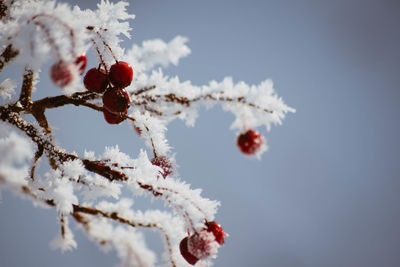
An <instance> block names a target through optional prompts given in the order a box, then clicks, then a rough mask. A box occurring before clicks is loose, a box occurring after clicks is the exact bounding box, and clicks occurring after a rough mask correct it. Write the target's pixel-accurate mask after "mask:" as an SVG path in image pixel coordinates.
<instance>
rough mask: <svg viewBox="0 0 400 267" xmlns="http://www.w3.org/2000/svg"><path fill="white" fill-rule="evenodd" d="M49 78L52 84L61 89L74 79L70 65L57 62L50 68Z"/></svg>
mask: <svg viewBox="0 0 400 267" xmlns="http://www.w3.org/2000/svg"><path fill="white" fill-rule="evenodd" d="M50 77H51V80H52V81H53V83H55V84H56V85H57V86H58V87H61V88H63V87H65V86H67V85H69V84H70V83H71V82H72V81H73V79H74V76H73V75H72V72H71V66H70V64H68V63H66V62H64V61H59V62H57V63H54V64H53V66H51V68H50Z"/></svg>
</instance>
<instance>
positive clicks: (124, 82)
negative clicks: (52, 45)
mask: <svg viewBox="0 0 400 267" xmlns="http://www.w3.org/2000/svg"><path fill="white" fill-rule="evenodd" d="M132 79H133V69H132V67H131V66H130V65H129V64H128V63H126V62H124V61H117V62H116V63H115V64H113V65H112V66H111V68H110V71H109V72H107V70H104V69H101V68H100V67H99V68H92V69H90V70H88V72H87V73H86V75H85V77H84V78H83V84H84V85H85V88H86V89H88V90H89V91H93V92H97V93H103V92H104V91H105V92H104V94H103V107H104V111H103V114H104V118H105V120H106V121H107V122H108V123H110V124H118V123H120V122H122V121H123V120H125V119H126V115H127V114H128V108H129V104H130V99H129V95H128V93H127V92H126V90H125V89H124V88H125V87H127V86H128V85H130V84H131V82H132Z"/></svg>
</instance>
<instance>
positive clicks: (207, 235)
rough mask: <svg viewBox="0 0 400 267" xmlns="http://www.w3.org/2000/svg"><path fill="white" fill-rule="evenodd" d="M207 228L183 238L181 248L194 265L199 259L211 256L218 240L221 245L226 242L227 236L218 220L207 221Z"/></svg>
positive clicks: (184, 256) (182, 252)
mask: <svg viewBox="0 0 400 267" xmlns="http://www.w3.org/2000/svg"><path fill="white" fill-rule="evenodd" d="M205 226H206V228H204V229H203V230H202V231H200V232H198V233H195V234H193V235H191V236H187V237H185V238H184V239H182V241H181V243H180V244H179V249H180V251H181V254H182V256H183V258H185V260H186V261H187V262H188V263H190V264H192V265H194V264H196V262H197V261H198V260H201V259H204V258H207V257H209V256H211V255H212V254H213V252H214V250H215V246H216V244H215V243H214V242H217V243H218V244H219V245H222V244H224V242H225V237H226V236H227V235H226V233H225V232H224V229H222V227H221V225H220V224H218V223H217V222H206V224H205ZM217 246H218V245H217Z"/></svg>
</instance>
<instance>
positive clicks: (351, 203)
mask: <svg viewBox="0 0 400 267" xmlns="http://www.w3.org/2000/svg"><path fill="white" fill-rule="evenodd" d="M76 2H79V1H76ZM131 2H132V4H131V6H130V10H132V12H133V13H135V14H136V15H137V17H136V19H135V21H134V23H133V24H132V25H133V28H134V33H133V38H132V40H129V41H127V42H126V47H129V46H130V45H131V43H132V42H136V43H141V42H142V40H146V39H151V38H161V39H164V40H166V41H168V40H170V39H172V38H173V37H174V36H175V35H184V36H187V37H188V38H189V40H190V41H189V44H188V45H189V46H190V48H191V49H192V54H191V55H190V56H189V57H188V58H185V59H183V60H182V61H181V63H180V65H179V66H178V67H176V68H175V67H170V68H169V69H168V73H169V74H171V75H179V77H180V78H181V80H186V79H188V80H191V81H192V82H193V83H194V84H198V85H200V84H205V83H208V81H210V80H212V79H216V80H221V79H222V78H223V77H225V76H232V77H234V80H235V81H240V80H243V81H245V82H247V83H250V84H257V83H259V82H261V81H262V80H264V79H265V78H271V79H273V81H274V84H275V88H276V90H277V92H278V94H279V95H280V96H282V97H283V99H284V100H285V102H286V103H287V104H289V105H290V106H292V107H294V108H296V109H297V113H296V114H289V116H288V117H287V119H286V120H285V121H284V123H283V125H282V126H278V127H273V129H272V131H271V132H269V133H266V132H265V131H264V129H262V131H263V133H264V134H265V135H266V137H267V139H268V143H269V147H270V149H269V151H268V152H267V153H266V154H264V156H263V158H262V160H261V161H258V160H250V159H248V158H246V157H244V156H243V155H242V154H241V153H240V152H239V151H238V149H237V148H236V146H235V134H234V132H232V131H230V130H229V125H230V123H231V122H232V120H233V116H232V115H230V114H228V113H223V111H222V110H221V109H220V108H213V109H212V110H210V111H202V112H201V114H200V118H199V119H198V121H197V124H196V127H195V128H186V127H185V126H184V125H183V123H182V122H174V123H172V124H171V125H170V128H169V130H168V138H169V141H170V144H171V145H172V146H173V147H174V151H175V152H176V159H177V162H178V164H179V165H180V169H179V172H180V174H181V175H182V178H183V179H184V180H186V181H187V182H188V183H190V184H192V185H193V187H196V188H203V190H204V191H203V195H204V196H207V197H209V198H211V199H217V200H220V201H221V203H222V206H221V208H220V210H219V213H218V214H217V221H219V222H220V223H221V224H222V225H223V227H224V229H225V230H226V231H227V232H228V233H229V234H230V237H229V238H228V239H227V240H226V245H225V246H224V247H222V248H221V249H220V251H219V255H218V258H217V259H216V260H215V261H214V263H215V266H271V267H303V266H304V267H310V266H332V267H333V266H346V267H347V266H348V267H350V266H364V267H369V266H371V267H373V266H388V267H389V266H390V267H392V266H393V267H394V266H399V264H400V254H399V253H398V248H399V247H400V231H399V225H400V208H399V205H398V204H399V203H400V194H399V188H400V180H399V168H400V164H399V159H400V157H399V156H400V155H399V153H400V146H399V141H398V137H399V136H400V135H399V134H400V125H399V119H398V118H399V114H400V110H399V100H400V95H399V92H398V91H399V84H400V75H399V74H400V73H399V70H400V52H399V47H400V32H399V30H398V29H399V27H400V16H398V14H399V12H400V3H399V2H398V1H389V0H387V1H378V0H376V1H370V0H365V1H356V0H351V1H342V0H340V1H228V0H220V1H211V0H203V1H196V2H195V1H187V0H172V1H169V0H139V1H131ZM71 3H72V1H71ZM94 3H95V1H90V2H89V1H87V2H85V3H84V5H86V7H90V6H93V4H94ZM91 60H92V64H94V61H93V58H92V59H91ZM7 73H10V72H4V73H1V74H0V77H1V80H3V79H4V78H5V76H6V75H7ZM42 73H43V74H45V71H43V72H42ZM43 76H46V75H43ZM42 82H43V83H45V82H46V78H45V77H44V78H43V80H42ZM54 89H55V88H52V86H49V87H48V88H47V87H45V86H44V87H43V90H42V88H41V87H40V91H41V92H38V93H37V96H40V95H41V94H43V95H45V94H46V93H48V92H52V90H54ZM76 112H77V111H76V110H75V109H74V108H73V107H71V108H69V107H68V108H64V109H60V110H57V111H52V112H49V119H50V121H51V123H52V124H53V125H54V126H55V127H56V128H57V129H58V130H56V135H57V136H58V141H59V143H60V144H61V145H62V146H64V147H66V148H67V149H69V150H75V151H77V152H78V153H82V152H83V149H84V148H87V149H90V150H95V151H98V152H100V151H102V148H103V147H104V145H115V144H119V146H120V147H121V150H122V151H126V152H127V153H131V154H133V155H135V154H136V153H137V152H138V150H139V148H141V147H144V146H143V144H141V142H140V140H139V138H137V137H136V135H135V133H134V132H133V131H131V130H130V128H129V127H128V126H127V125H121V126H115V127H113V126H110V125H106V124H105V123H104V121H103V119H102V118H98V114H94V113H93V112H91V111H87V110H82V109H81V110H79V112H82V113H79V115H78V116H77V114H78V113H76ZM88 120H90V121H91V122H92V124H91V127H87V121H88ZM99 133H101V135H100V134H99ZM135 200H136V199H135ZM136 201H137V203H138V205H143V207H144V206H145V205H148V201H147V200H146V199H145V200H141V199H137V200H136ZM156 205H157V203H156ZM0 214H1V216H0V248H1V249H0V259H1V262H2V264H5V265H4V266H7V267H8V266H60V267H61V266H97V267H100V266H113V264H115V263H116V262H117V260H116V256H115V255H114V254H112V253H111V254H110V253H109V254H103V253H101V252H100V251H99V250H98V249H97V247H96V245H95V244H93V243H90V242H89V241H87V239H86V237H85V236H83V235H82V234H81V233H80V232H79V231H75V233H76V235H77V239H78V250H76V251H73V252H67V253H64V254H61V253H60V252H58V251H52V250H51V249H50V248H49V245H48V244H49V242H50V240H51V239H52V238H53V237H54V236H55V235H56V233H57V232H58V225H57V219H56V213H55V211H52V210H41V209H34V208H33V207H32V205H31V204H30V203H29V202H28V201H24V200H20V199H19V198H17V197H14V196H13V195H12V194H10V193H7V192H3V196H2V203H1V204H0ZM149 242H150V246H151V247H153V248H155V249H157V250H159V249H160V248H161V239H160V238H159V237H158V235H157V234H156V233H149Z"/></svg>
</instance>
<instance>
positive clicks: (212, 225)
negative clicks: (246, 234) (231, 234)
mask: <svg viewBox="0 0 400 267" xmlns="http://www.w3.org/2000/svg"><path fill="white" fill-rule="evenodd" d="M206 226H207V231H208V232H212V233H213V234H214V237H215V241H217V242H218V244H220V245H222V244H224V243H225V240H224V239H225V237H226V233H225V232H224V229H222V227H221V225H220V224H219V223H217V222H207V223H206Z"/></svg>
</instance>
